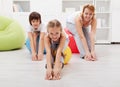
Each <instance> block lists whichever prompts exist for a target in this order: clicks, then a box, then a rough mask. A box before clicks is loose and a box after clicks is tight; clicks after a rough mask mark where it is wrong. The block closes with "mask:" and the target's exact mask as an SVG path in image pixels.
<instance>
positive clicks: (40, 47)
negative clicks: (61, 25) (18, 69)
mask: <svg viewBox="0 0 120 87" xmlns="http://www.w3.org/2000/svg"><path fill="white" fill-rule="evenodd" d="M44 36H45V33H44V32H41V33H40V40H39V50H38V60H42V58H43V51H44Z"/></svg>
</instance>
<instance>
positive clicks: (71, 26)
mask: <svg viewBox="0 0 120 87" xmlns="http://www.w3.org/2000/svg"><path fill="white" fill-rule="evenodd" d="M66 27H67V28H68V30H69V31H70V32H71V33H72V34H73V36H74V39H75V42H76V45H77V48H78V50H79V52H80V57H81V58H82V57H84V56H85V50H84V47H83V44H82V42H81V39H80V37H79V35H78V32H77V30H76V26H75V24H72V23H68V22H67V23H66ZM82 30H83V33H84V36H85V38H86V41H87V45H88V48H89V50H91V42H90V35H89V29H88V28H82Z"/></svg>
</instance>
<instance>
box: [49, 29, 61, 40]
mask: <svg viewBox="0 0 120 87" xmlns="http://www.w3.org/2000/svg"><path fill="white" fill-rule="evenodd" d="M48 34H49V37H50V38H51V40H52V41H58V40H59V38H60V35H61V31H60V27H54V28H49V30H48Z"/></svg>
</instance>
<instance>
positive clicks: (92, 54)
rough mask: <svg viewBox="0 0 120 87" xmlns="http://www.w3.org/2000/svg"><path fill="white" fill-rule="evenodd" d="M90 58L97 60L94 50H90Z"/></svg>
mask: <svg viewBox="0 0 120 87" xmlns="http://www.w3.org/2000/svg"><path fill="white" fill-rule="evenodd" d="M91 60H92V61H96V60H97V57H96V54H95V52H94V51H91Z"/></svg>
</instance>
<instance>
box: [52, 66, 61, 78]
mask: <svg viewBox="0 0 120 87" xmlns="http://www.w3.org/2000/svg"><path fill="white" fill-rule="evenodd" d="M60 78H61V69H60V68H55V69H54V70H53V80H59V79H60Z"/></svg>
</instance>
